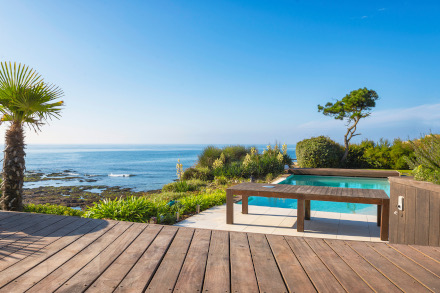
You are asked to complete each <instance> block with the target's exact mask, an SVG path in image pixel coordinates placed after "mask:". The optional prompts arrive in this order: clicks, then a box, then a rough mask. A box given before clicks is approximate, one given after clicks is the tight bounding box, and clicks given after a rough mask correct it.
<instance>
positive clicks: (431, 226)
mask: <svg viewBox="0 0 440 293" xmlns="http://www.w3.org/2000/svg"><path fill="white" fill-rule="evenodd" d="M389 180H390V238H389V241H390V243H401V244H417V245H431V246H440V185H437V184H433V183H428V182H420V181H416V180H413V179H410V178H396V177H393V178H389ZM400 195H403V196H404V197H405V199H404V210H403V211H398V209H397V201H398V197H399V196H400Z"/></svg>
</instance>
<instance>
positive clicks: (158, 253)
mask: <svg viewBox="0 0 440 293" xmlns="http://www.w3.org/2000/svg"><path fill="white" fill-rule="evenodd" d="M177 231H178V228H177V227H173V226H168V227H167V226H165V227H163V228H162V230H161V231H160V232H159V234H158V235H157V237H156V238H155V239H154V240H153V243H151V245H150V246H149V247H148V249H147V250H146V251H145V252H144V254H143V255H142V256H141V258H140V259H139V260H138V261H137V262H136V264H135V265H134V267H133V268H132V269H131V270H130V272H129V273H128V274H127V275H126V276H125V277H124V279H123V280H122V282H121V283H120V284H119V285H118V287H117V288H116V290H115V292H144V290H145V288H146V287H147V285H148V284H149V283H150V281H151V279H152V278H153V275H154V273H155V272H156V270H157V268H158V267H159V264H160V263H161V261H162V259H163V257H164V256H165V253H166V252H167V250H168V248H169V247H170V245H171V243H174V242H173V239H174V237H175V236H176V233H177ZM182 233H183V234H182ZM186 233H188V230H185V231H181V232H180V235H179V238H178V239H177V242H176V243H178V244H179V243H183V240H182V237H184V238H185V234H186ZM178 244H176V245H178ZM96 288H97V289H95V290H92V288H89V290H90V291H95V292H101V290H100V288H99V287H96Z"/></svg>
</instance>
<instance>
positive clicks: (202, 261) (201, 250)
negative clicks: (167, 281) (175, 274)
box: [174, 229, 211, 292]
mask: <svg viewBox="0 0 440 293" xmlns="http://www.w3.org/2000/svg"><path fill="white" fill-rule="evenodd" d="M210 240H211V230H202V229H200V230H196V231H195V232H194V236H193V240H192V241H191V246H190V247H189V250H188V253H187V255H186V258H185V262H184V263H183V267H182V270H181V271H180V274H179V278H178V279H177V283H176V286H175V287H174V291H176V292H200V291H201V290H202V286H203V280H204V277H205V269H206V260H207V259H208V251H209V242H210Z"/></svg>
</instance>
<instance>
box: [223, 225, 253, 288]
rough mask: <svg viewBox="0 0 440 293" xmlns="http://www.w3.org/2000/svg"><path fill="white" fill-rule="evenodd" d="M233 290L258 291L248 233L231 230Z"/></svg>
mask: <svg viewBox="0 0 440 293" xmlns="http://www.w3.org/2000/svg"><path fill="white" fill-rule="evenodd" d="M229 237H230V247H231V248H230V249H231V252H230V260H231V292H249V293H253V292H258V285H257V279H256V276H255V272H254V267H253V263H252V257H251V253H250V249H249V243H248V239H247V235H246V233H239V232H230V233H229Z"/></svg>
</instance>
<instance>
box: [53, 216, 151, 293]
mask: <svg viewBox="0 0 440 293" xmlns="http://www.w3.org/2000/svg"><path fill="white" fill-rule="evenodd" d="M146 227H147V225H145V224H143V223H134V224H133V225H132V226H130V227H129V228H128V229H126V230H125V231H123V232H122V234H121V236H119V237H118V238H117V239H116V240H115V241H113V242H112V243H111V244H110V245H108V246H107V247H106V248H105V249H104V250H102V251H101V252H100V253H99V254H98V255H97V256H96V257H95V258H93V259H92V260H91V261H90V262H89V263H87V265H85V266H84V267H83V268H82V269H81V270H80V271H78V272H77V273H75V270H76V269H77V268H78V266H77V265H75V264H74V268H73V270H71V272H68V271H67V270H66V273H65V274H64V280H66V282H65V283H63V284H62V285H61V286H60V287H59V288H58V290H56V292H82V291H84V290H85V289H87V288H88V287H90V285H91V284H92V283H93V282H94V281H95V280H96V279H97V278H98V277H99V276H100V275H101V274H102V273H103V272H104V271H105V270H106V269H107V268H108V267H109V266H110V264H111V263H112V262H113V261H115V260H116V258H118V257H119V256H120V255H121V254H122V253H123V252H124V251H125V249H127V247H129V246H130V244H131V243H132V242H133V241H134V240H135V239H136V238H137V237H138V236H139V235H140V234H141V233H142V232H143V231H144V229H145V228H146ZM72 264H73V263H72ZM67 265H68V264H67ZM64 266H66V264H65V265H63V267H64ZM72 274H74V275H73V277H71V276H72ZM60 279H61V278H60V277H58V280H60ZM61 282H62V281H57V284H60V283H61ZM54 287H55V286H54ZM46 288H47V287H46Z"/></svg>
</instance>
